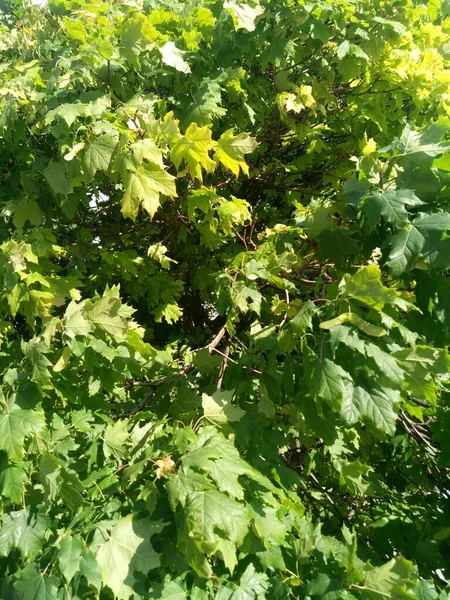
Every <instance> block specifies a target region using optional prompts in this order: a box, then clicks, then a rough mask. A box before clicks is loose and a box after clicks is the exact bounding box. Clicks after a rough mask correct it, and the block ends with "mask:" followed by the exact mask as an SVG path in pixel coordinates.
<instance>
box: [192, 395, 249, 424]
mask: <svg viewBox="0 0 450 600" xmlns="http://www.w3.org/2000/svg"><path fill="white" fill-rule="evenodd" d="M233 394H234V390H229V391H222V390H217V392H214V394H213V395H212V396H208V394H203V395H202V407H203V413H204V415H205V417H206V418H207V419H208V421H211V422H212V423H217V424H218V425H225V424H226V423H229V422H232V421H239V419H241V418H242V417H243V415H244V414H245V413H244V411H243V410H241V409H240V408H239V407H238V406H233V404H231V399H232V398H233Z"/></svg>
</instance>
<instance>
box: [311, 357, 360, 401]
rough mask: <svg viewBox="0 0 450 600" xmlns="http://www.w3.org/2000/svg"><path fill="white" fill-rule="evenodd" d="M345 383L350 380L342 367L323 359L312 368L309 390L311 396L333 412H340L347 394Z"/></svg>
mask: <svg viewBox="0 0 450 600" xmlns="http://www.w3.org/2000/svg"><path fill="white" fill-rule="evenodd" d="M346 381H349V382H351V381H352V378H351V377H350V375H349V374H348V373H347V372H346V371H344V369H343V368H342V367H340V366H339V365H337V364H336V363H334V362H333V361H331V360H329V359H328V358H324V359H322V360H317V361H315V363H314V366H313V373H312V377H311V380H310V388H311V392H312V394H313V396H314V397H315V398H318V399H320V400H323V401H324V402H326V403H327V404H328V406H330V408H332V409H333V410H336V411H340V410H341V408H342V404H343V401H344V396H345V395H346V393H347V389H346Z"/></svg>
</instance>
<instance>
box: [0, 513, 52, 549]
mask: <svg viewBox="0 0 450 600" xmlns="http://www.w3.org/2000/svg"><path fill="white" fill-rule="evenodd" d="M49 527H50V519H49V518H48V517H46V516H43V515H42V514H41V513H40V512H38V513H37V512H36V511H33V512H29V511H28V510H26V509H23V510H18V511H12V512H10V513H8V514H5V515H3V517H2V528H1V529H0V556H8V554H9V553H10V552H11V550H12V549H13V548H17V549H18V550H19V551H20V553H21V554H22V556H23V557H24V558H26V559H28V560H31V559H33V558H34V557H35V556H36V555H37V554H38V553H39V551H40V549H41V547H42V545H43V543H44V536H45V534H46V532H47V530H48V528H49Z"/></svg>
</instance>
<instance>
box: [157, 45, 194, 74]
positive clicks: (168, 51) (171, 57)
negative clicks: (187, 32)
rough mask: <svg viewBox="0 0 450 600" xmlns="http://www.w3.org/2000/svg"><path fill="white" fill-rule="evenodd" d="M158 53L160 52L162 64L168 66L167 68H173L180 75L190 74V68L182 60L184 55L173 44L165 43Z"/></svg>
mask: <svg viewBox="0 0 450 600" xmlns="http://www.w3.org/2000/svg"><path fill="white" fill-rule="evenodd" d="M159 51H160V52H161V57H162V61H163V63H164V64H166V65H169V67H173V68H174V69H176V70H177V71H181V72H182V73H190V72H191V68H190V67H189V65H188V64H187V62H186V61H185V60H184V58H183V55H184V54H185V53H184V52H182V51H181V50H179V49H178V48H177V47H176V46H175V44H174V43H173V42H166V43H165V44H164V46H161V48H160V49H159Z"/></svg>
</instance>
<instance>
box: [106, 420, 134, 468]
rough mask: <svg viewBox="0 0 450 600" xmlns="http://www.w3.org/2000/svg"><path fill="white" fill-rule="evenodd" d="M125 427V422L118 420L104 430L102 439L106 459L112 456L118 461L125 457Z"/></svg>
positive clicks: (126, 432)
mask: <svg viewBox="0 0 450 600" xmlns="http://www.w3.org/2000/svg"><path fill="white" fill-rule="evenodd" d="M127 426H128V423H127V421H122V420H120V421H117V422H116V423H114V425H108V427H107V428H106V430H105V435H104V437H103V452H104V453H105V456H106V458H108V457H109V456H114V457H115V458H117V459H119V458H122V457H123V456H124V455H125V452H126V450H125V447H124V445H125V442H126V441H127V439H128V437H129V434H128V431H127Z"/></svg>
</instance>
